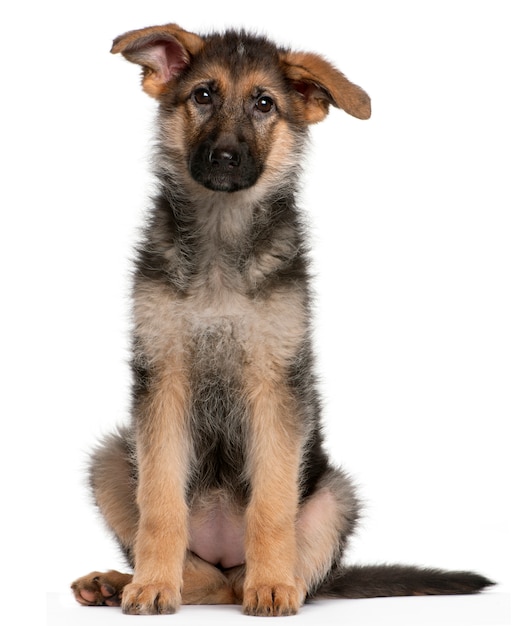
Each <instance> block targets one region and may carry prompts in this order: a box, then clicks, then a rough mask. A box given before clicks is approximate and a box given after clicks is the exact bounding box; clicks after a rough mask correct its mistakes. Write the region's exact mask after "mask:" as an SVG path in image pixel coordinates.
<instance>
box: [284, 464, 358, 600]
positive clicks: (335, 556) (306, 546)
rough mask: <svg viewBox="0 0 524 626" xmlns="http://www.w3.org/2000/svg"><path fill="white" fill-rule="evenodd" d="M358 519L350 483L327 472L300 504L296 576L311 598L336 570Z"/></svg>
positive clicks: (342, 476)
mask: <svg viewBox="0 0 524 626" xmlns="http://www.w3.org/2000/svg"><path fill="white" fill-rule="evenodd" d="M358 518H359V502H358V500H357V498H356V496H355V491H354V488H353V486H352V484H351V482H350V480H349V479H348V478H347V477H346V476H345V475H344V474H343V473H342V472H340V471H338V470H335V469H331V470H328V472H326V474H325V475H324V476H323V477H322V479H321V480H320V482H319V485H318V486H317V489H316V490H315V492H314V493H313V494H312V495H311V496H309V497H308V498H307V499H306V500H305V501H304V502H303V503H302V506H301V508H300V511H299V516H298V519H297V547H298V550H297V565H296V572H297V576H298V577H299V578H301V579H302V580H303V581H304V583H305V586H306V588H307V593H308V596H311V595H312V594H313V593H314V592H315V590H316V589H317V588H318V586H319V585H320V584H321V583H322V581H323V580H324V579H325V578H326V576H327V575H328V573H329V572H330V571H331V570H332V569H333V567H334V566H336V565H337V564H338V563H339V561H340V559H341V557H342V553H343V551H344V548H345V546H346V543H347V539H348V537H349V536H350V535H351V533H352V532H353V531H354V529H355V526H356V523H357V521H358Z"/></svg>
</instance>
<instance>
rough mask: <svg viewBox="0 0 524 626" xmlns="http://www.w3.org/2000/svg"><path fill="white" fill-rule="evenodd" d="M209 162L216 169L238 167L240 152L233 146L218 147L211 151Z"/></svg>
mask: <svg viewBox="0 0 524 626" xmlns="http://www.w3.org/2000/svg"><path fill="white" fill-rule="evenodd" d="M209 162H210V163H211V165H213V166H215V167H238V166H239V165H240V152H239V151H238V150H237V149H235V148H233V147H231V146H218V147H216V148H213V149H212V150H210V152H209Z"/></svg>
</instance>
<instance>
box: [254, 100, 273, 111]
mask: <svg viewBox="0 0 524 626" xmlns="http://www.w3.org/2000/svg"><path fill="white" fill-rule="evenodd" d="M255 106H256V108H257V110H258V111H260V112H261V113H269V112H270V111H271V109H272V108H273V106H274V102H273V99H272V98H270V97H269V96H260V98H259V99H258V100H257V101H256V103H255Z"/></svg>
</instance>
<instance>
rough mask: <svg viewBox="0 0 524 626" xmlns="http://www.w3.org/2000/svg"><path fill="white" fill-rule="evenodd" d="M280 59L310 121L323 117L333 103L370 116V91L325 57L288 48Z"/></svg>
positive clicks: (318, 120) (314, 121) (355, 113)
mask: <svg viewBox="0 0 524 626" xmlns="http://www.w3.org/2000/svg"><path fill="white" fill-rule="evenodd" d="M280 60H281V63H282V67H283V70H284V74H285V75H286V77H287V78H288V80H289V81H290V82H291V84H292V85H293V87H294V88H295V89H296V90H297V91H298V92H299V93H300V94H301V96H302V97H303V106H304V111H303V115H304V120H305V121H306V122H307V123H308V124H314V123H316V122H320V121H321V120H323V119H324V118H325V117H326V115H327V114H328V112H329V105H333V106H336V107H338V108H340V109H342V110H343V111H345V112H346V113H349V114H350V115H353V117H357V118H358V119H361V120H367V119H368V118H369V117H370V115H371V100H370V98H369V96H368V95H367V93H366V92H365V91H364V90H363V89H361V88H360V87H358V86H357V85H355V84H353V83H351V82H350V81H349V80H348V79H347V78H346V77H345V76H344V74H342V72H340V71H339V70H337V69H336V68H335V67H333V65H331V63H328V62H327V61H326V60H325V59H323V58H322V57H321V56H319V55H317V54H313V53H310V52H287V51H286V52H284V53H282V54H281V55H280Z"/></svg>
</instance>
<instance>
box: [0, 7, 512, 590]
mask: <svg viewBox="0 0 524 626" xmlns="http://www.w3.org/2000/svg"><path fill="white" fill-rule="evenodd" d="M13 6H14V5H12V6H9V5H8V4H7V3H6V4H4V5H3V6H2V8H1V9H0V12H1V15H0V19H1V24H2V37H1V38H0V46H1V50H0V52H1V58H2V61H3V72H2V82H1V87H0V89H1V92H2V97H1V110H2V115H1V119H0V125H1V128H0V130H1V136H0V143H1V145H0V150H1V153H2V168H1V179H2V183H1V191H0V193H1V197H0V209H1V213H0V220H1V224H0V254H1V259H0V261H1V265H0V267H1V271H2V304H1V306H0V315H1V319H2V323H1V325H0V329H1V332H2V336H1V346H2V348H1V350H2V360H1V367H2V372H1V379H0V380H1V385H2V395H1V402H2V409H3V411H2V412H3V437H2V440H1V442H2V443H1V445H2V448H3V452H2V489H3V493H4V503H3V505H2V510H3V514H2V518H3V521H2V523H3V526H4V530H3V533H2V535H3V538H4V543H5V546H6V549H7V547H13V548H15V549H16V553H17V555H18V557H17V563H16V564H15V563H12V564H10V568H11V569H8V568H7V566H6V565H5V562H4V568H3V569H4V576H6V580H10V581H11V586H12V587H13V588H14V591H15V592H16V589H19V588H20V587H23V588H22V593H23V597H24V598H26V601H27V599H28V597H29V595H30V594H31V593H32V592H31V589H32V587H31V585H30V582H31V581H33V582H34V585H35V586H36V587H37V588H38V591H40V592H41V591H51V592H61V593H62V592H66V593H67V588H68V585H69V583H70V581H71V580H72V579H74V578H75V577H77V576H79V575H81V574H84V573H87V572H88V571H90V570H92V569H105V568H112V567H115V568H118V567H122V561H121V559H120V557H119V555H118V552H117V551H116V549H115V548H114V546H113V543H112V541H111V540H110V538H109V537H108V536H107V534H106V532H105V531H104V529H103V527H102V524H101V522H100V520H99V519H98V518H97V516H96V514H95V513H94V511H93V509H92V507H91V505H90V501H89V497H88V495H87V490H86V488H85V485H84V465H85V462H86V458H87V453H88V451H89V449H90V447H91V446H92V445H93V444H94V443H95V441H96V439H97V437H99V436H100V435H101V434H103V433H104V432H107V431H108V430H110V429H111V428H112V427H114V426H115V425H116V424H117V423H120V422H121V421H123V420H124V419H126V413H127V408H128V391H129V376H128V369H127V365H126V361H127V357H128V353H127V333H128V310H129V301H128V290H129V272H130V262H129V259H130V258H131V255H132V250H131V249H132V245H133V242H134V241H135V240H136V237H137V232H138V229H139V226H140V224H141V223H142V217H143V211H144V209H145V208H146V207H147V203H148V196H149V195H150V194H151V193H152V190H153V182H152V179H151V177H150V176H149V174H148V154H149V150H150V135H151V128H152V124H153V113H154V102H153V101H152V100H150V99H149V98H148V97H147V96H146V95H145V94H143V93H142V92H141V91H140V88H139V78H138V75H139V70H138V68H137V67H136V66H132V65H130V64H127V63H126V62H125V61H124V60H123V59H121V58H115V57H112V56H111V55H109V53H108V51H109V48H110V46H111V41H112V39H113V38H114V37H115V36H117V35H119V34H120V33H122V32H124V31H126V30H129V29H132V28H139V27H142V26H146V25H153V24H160V23H164V22H168V21H175V22H178V23H179V24H180V25H182V26H183V27H184V28H186V29H188V30H194V31H200V32H205V31H208V30H212V29H215V28H222V27H224V26H228V25H229V26H246V27H248V28H249V29H255V30H257V31H259V32H262V33H266V34H268V35H270V36H271V38H274V39H276V40H277V41H278V42H280V43H281V44H283V45H290V46H292V47H295V48H302V49H306V50H311V51H315V52H320V53H322V54H324V55H325V56H327V57H328V58H329V59H330V60H332V61H333V62H334V63H335V64H336V65H337V66H338V67H339V68H340V69H341V70H342V71H343V72H344V73H346V74H347V76H348V77H349V78H350V79H351V80H353V81H354V82H356V83H357V84H360V85H361V86H362V87H363V88H365V89H366V90H367V91H368V93H369V94H370V95H371V97H372V102H373V115H372V118H371V120H369V121H366V122H362V121H359V120H355V119H353V118H350V117H349V116H347V115H345V114H344V113H342V112H341V111H338V110H333V111H332V112H331V114H330V115H329V116H328V118H327V120H326V121H324V122H323V123H322V124H321V125H318V126H316V127H314V128H313V129H312V142H311V152H310V157H309V160H308V164H307V170H306V175H305V176H304V182H305V189H304V193H303V198H302V204H303V206H304V210H305V211H306V213H307V215H308V219H309V221H310V223H311V241H312V245H313V249H314V260H315V273H316V278H315V288H316V291H317V294H318V300H317V306H316V339H317V347H318V354H319V373H320V375H321V378H322V392H323V395H324V398H325V421H326V437H327V444H328V446H329V449H330V451H331V453H332V456H333V458H334V459H335V460H336V461H337V462H338V463H340V464H341V465H342V466H344V467H345V468H346V469H347V470H348V471H349V472H350V473H352V475H353V476H354V477H355V479H356V481H357V482H358V484H359V486H360V494H361V496H362V498H363V499H364V500H365V502H366V514H365V519H364V520H363V524H362V526H361V529H360V531H359V533H358V536H357V537H356V539H355V540H354V541H353V544H352V550H351V552H350V554H349V559H350V560H352V561H357V562H377V561H390V562H406V563H419V564H423V565H435V566H441V567H450V568H468V569H469V568H471V569H475V570H478V571H480V572H482V573H484V574H486V575H488V576H489V577H491V578H493V579H495V580H496V581H499V582H500V583H501V586H500V587H499V589H500V590H507V591H508V592H511V593H513V599H514V600H518V597H519V595H522V587H521V586H520V581H517V578H516V576H515V574H514V564H515V561H516V559H517V558H518V556H519V555H522V542H521V539H520V537H519V536H518V535H517V533H516V532H514V531H515V530H516V529H517V528H518V526H519V520H521V519H522V518H521V514H520V513H519V512H518V511H517V506H518V503H519V501H521V500H522V495H521V494H522V480H521V478H517V480H515V477H516V475H517V472H518V471H519V469H520V471H522V464H521V463H520V457H521V456H522V452H521V450H522V434H521V431H520V430H519V424H520V422H521V420H522V415H523V394H522V382H523V379H522V376H523V354H524V352H523V348H524V345H523V343H524V342H523V339H524V338H523V321H524V320H523V314H524V307H523V268H524V258H523V257H524V255H523V236H524V229H523V209H524V203H523V199H524V198H523V193H522V178H523V154H522V152H523V140H524V136H523V124H522V115H523V104H524V103H523V94H522V78H523V67H522V66H523V60H524V50H523V46H522V39H523V37H522V19H521V16H520V13H519V8H521V3H519V2H511V1H505V0H497V1H492V2H484V1H475V2H469V1H466V0H453V1H448V0H439V1H438V2H432V1H427V2H426V1H424V2H422V1H418V2H416V1H411V2H409V1H397V2H387V1H386V0H383V1H375V0H369V1H366V2H362V1H359V2H353V1H351V0H347V1H345V2H340V0H336V1H332V0H324V1H323V2H321V3H306V2H295V1H288V2H283V1H279V2H276V1H273V0H265V1H264V2H255V3H253V2H245V1H236V0H231V1H228V2H215V1H210V0H200V1H199V2H184V3H182V2H174V1H169V2H167V1H166V2H161V1H158V2H155V1H151V0H149V1H147V2H139V3H138V2H131V1H120V0H115V1H107V2H105V1H104V2H90V3H76V2H59V1H57V0H55V1H51V2H36V1H34V2H20V3H18V4H17V5H16V8H13ZM519 466H520V467H519ZM515 503H517V504H515ZM28 567H30V568H31V572H32V573H31V576H30V577H29V578H28V575H27V568H28ZM12 568H14V569H12ZM36 580H38V584H36ZM19 581H24V582H23V585H20V582H19Z"/></svg>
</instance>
